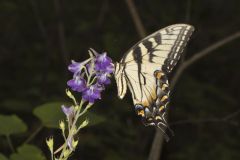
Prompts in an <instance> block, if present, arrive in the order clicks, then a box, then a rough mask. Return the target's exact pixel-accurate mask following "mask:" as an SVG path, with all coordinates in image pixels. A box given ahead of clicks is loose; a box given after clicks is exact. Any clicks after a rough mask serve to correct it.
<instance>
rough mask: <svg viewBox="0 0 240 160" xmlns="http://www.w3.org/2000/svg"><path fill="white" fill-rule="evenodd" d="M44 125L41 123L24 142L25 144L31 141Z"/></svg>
mask: <svg viewBox="0 0 240 160" xmlns="http://www.w3.org/2000/svg"><path fill="white" fill-rule="evenodd" d="M42 129H43V125H42V124H41V125H40V126H38V128H37V129H36V130H35V131H34V132H33V133H32V134H31V135H30V136H29V137H28V138H27V139H26V140H25V141H24V142H23V144H26V143H29V142H30V141H31V140H32V139H33V138H34V137H35V136H36V135H37V134H38V133H39V132H40V131H41V130H42Z"/></svg>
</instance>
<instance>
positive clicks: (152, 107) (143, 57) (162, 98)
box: [114, 24, 194, 139]
mask: <svg viewBox="0 0 240 160" xmlns="http://www.w3.org/2000/svg"><path fill="white" fill-rule="evenodd" d="M193 31H194V27H193V26H191V25H188V24H174V25H170V26H167V27H165V28H163V29H160V30H158V31H156V32H154V33H153V34H151V35H149V36H147V37H146V38H144V39H143V40H141V41H140V42H138V43H137V44H135V45H134V46H133V47H132V48H130V49H129V50H128V51H127V52H126V53H125V54H124V56H123V58H122V59H121V61H120V62H119V63H118V62H117V63H115V73H114V75H115V79H116V83H117V88H118V96H119V98H121V99H122V98H123V97H124V96H125V94H126V91H127V86H128V88H129V90H130V91H131V94H132V99H133V103H134V106H135V111H136V113H137V115H139V116H141V118H142V121H143V124H144V125H146V126H148V125H150V126H156V127H158V128H160V129H161V130H162V131H163V133H164V135H165V138H166V139H169V138H168V135H167V134H166V132H165V130H166V129H168V130H170V128H169V127H168V124H167V122H166V120H165V112H166V107H167V104H168V102H169V84H168V78H167V75H168V74H169V73H170V72H171V71H172V69H173V67H174V66H175V65H176V64H177V61H178V60H179V58H180V56H181V53H182V52H183V49H184V48H185V46H186V44H187V42H188V40H189V38H190V36H191V34H192V32H193ZM170 131H171V130H170Z"/></svg>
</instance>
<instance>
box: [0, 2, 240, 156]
mask: <svg viewBox="0 0 240 160" xmlns="http://www.w3.org/2000/svg"><path fill="white" fill-rule="evenodd" d="M57 2H59V5H60V6H61V8H60V13H59V12H57V11H56V8H57ZM134 2H135V3H136V7H137V9H138V11H139V14H140V17H141V19H142V21H143V24H144V26H145V28H146V30H147V32H148V33H149V34H150V33H151V32H153V31H156V30H158V29H159V28H162V27H164V26H167V25H170V24H174V23H190V24H192V25H193V26H195V28H196V31H195V33H194V34H193V38H192V39H191V40H190V43H189V45H188V47H187V51H186V57H185V58H186V59H187V58H189V57H191V56H192V55H193V54H195V53H196V52H197V51H200V50H202V49H204V48H205V47H207V46H209V45H210V44H212V43H214V42H216V41H217V40H219V39H222V38H224V37H227V36H228V35H230V34H232V33H234V32H235V31H237V30H239V28H240V19H239V16H240V10H239V6H240V1H239V0H229V1H225V0H181V1H179V0H168V1H162V0H161V1H160V0H151V1H146V0H138V1H136V0H135V1H134ZM189 3H190V5H188V4H189ZM189 6H190V7H189ZM0 21H1V22H2V23H1V25H0V35H1V36H0V42H1V43H0V73H1V78H0V89H1V92H0V108H1V115H5V116H6V117H8V116H11V115H17V116H14V117H13V118H11V120H8V119H6V117H5V119H4V120H0V133H1V134H6V133H7V134H12V133H17V132H18V133H20V132H21V134H14V135H12V136H11V138H12V141H13V145H14V147H16V148H18V150H17V152H16V153H14V155H18V157H22V156H23V154H25V152H29V151H28V150H32V152H31V153H36V154H34V155H33V154H29V157H22V158H25V160H27V158H30V159H36V160H37V158H35V157H34V158H33V157H30V156H35V155H36V156H37V155H39V158H40V159H41V156H40V155H41V154H40V151H39V149H36V148H35V147H34V148H32V147H33V146H32V147H31V146H28V145H26V144H25V145H24V146H21V145H22V144H23V143H24V141H25V140H26V139H27V138H28V137H29V136H31V135H33V133H35V132H36V130H37V129H38V128H39V126H41V123H43V125H44V126H47V127H54V126H55V127H56V125H58V120H59V118H61V114H62V113H61V110H60V105H61V104H62V103H63V102H65V101H69V99H67V98H66V96H65V88H66V81H67V80H68V79H70V78H71V77H70V75H69V74H68V71H67V64H66V62H69V63H70V60H71V59H74V60H76V61H82V60H84V59H85V58H86V57H87V56H88V54H87V49H88V48H89V47H92V48H94V49H96V50H97V51H99V52H102V51H107V52H108V55H109V56H110V57H112V58H113V59H114V60H120V58H121V57H122V55H123V53H124V52H125V51H126V50H128V48H130V47H131V46H132V45H133V44H134V43H136V42H137V41H138V40H139V36H138V34H137V31H136V29H135V27H134V24H133V22H132V19H131V16H130V14H129V11H128V9H127V7H126V4H125V2H124V1H120V0H116V1H110V0H103V1H98V0H92V1H79V0H73V1H63V0H54V1H48V0H42V1H37V0H27V1H21V0H0ZM61 24H63V31H64V35H65V38H64V40H65V45H66V52H67V56H64V55H63V51H62V44H61V35H62V32H61V29H59V28H61ZM239 42H240V40H236V41H234V42H232V43H230V44H228V45H226V46H224V47H221V48H219V49H218V50H217V51H214V53H213V54H211V55H209V56H207V57H206V58H204V59H202V60H200V61H198V62H197V63H195V64H194V65H192V66H191V67H190V68H189V69H187V70H186V71H185V72H184V73H183V75H182V76H181V78H180V79H179V81H178V83H177V85H176V87H175V88H174V89H173V91H172V93H171V104H170V105H169V108H170V120H169V121H170V122H171V123H174V122H178V121H181V120H189V121H191V120H196V119H209V118H222V117H225V116H226V115H228V114H230V113H232V112H234V111H236V110H238V109H239V99H240V87H239V81H240V76H239V71H238V69H239V68H240V63H239V59H240V54H239V53H238V52H239ZM176 68H177V67H176ZM172 75H174V73H173V74H172ZM172 75H170V76H172ZM170 79H171V77H170ZM79 96H80V95H79ZM52 102H54V103H52ZM55 102H57V103H55ZM42 104H43V105H42ZM32 113H34V114H32ZM93 113H94V114H93ZM91 114H92V115H91V116H90V117H91V119H95V120H96V122H97V123H96V124H97V125H94V126H91V127H88V128H86V129H84V130H83V131H82V133H80V135H79V144H80V146H79V147H78V149H77V151H76V152H75V154H74V155H73V156H72V160H77V159H90V160H91V159H99V160H100V159H104V160H110V159H111V160H120V159H138V160H144V159H147V156H148V153H149V150H150V147H151V142H152V139H153V135H154V129H153V128H151V127H144V126H143V125H142V124H141V122H140V119H139V118H138V117H137V116H136V115H135V113H134V109H133V105H132V100H131V95H130V94H129V93H128V94H127V96H126V98H125V99H124V100H119V99H118V98H117V91H116V85H115V82H114V80H112V85H111V86H110V87H108V88H106V92H105V93H104V95H103V96H102V100H101V101H98V102H97V103H96V104H95V106H94V107H93V109H92V110H91ZM35 116H37V117H38V118H39V119H40V121H41V123H40V122H39V120H38V119H37V118H36V117H35ZM1 117H2V116H1ZM17 117H19V118H17ZM94 117H95V118H94ZM19 119H22V120H19ZM91 119H90V122H91ZM239 120H240V118H239V116H238V117H234V119H232V121H234V122H236V124H237V123H238V122H239ZM15 121H16V122H15ZM93 122H94V121H93ZM98 122H99V123H98ZM100 122H102V123H100ZM15 123H16V124H15ZM23 123H26V124H27V126H28V130H27V131H26V129H27V127H26V126H25V125H23ZM94 123H95V122H94ZM2 125H3V126H2ZM16 125H17V127H16ZM12 126H15V127H12ZM23 126H24V127H23ZM172 128H173V130H174V132H175V137H173V138H172V140H171V141H170V142H169V143H165V144H164V148H163V156H162V159H164V160H183V159H184V160H192V159H195V160H202V159H211V160H214V159H218V160H236V159H240V154H238V151H239V148H240V145H239V143H238V142H239V141H240V138H239V137H240V130H239V126H236V125H233V124H231V123H225V122H208V123H184V124H178V125H173V126H172ZM5 130H6V131H5ZM58 131H59V130H55V129H50V128H43V129H41V130H40V131H39V132H37V134H36V135H35V136H34V139H32V140H31V141H30V142H29V143H31V144H34V145H35V146H38V147H39V148H40V150H42V151H43V152H44V154H45V155H46V157H48V159H49V153H48V151H47V148H46V145H45V139H46V137H48V136H49V135H54V137H60V136H58V135H60V133H59V132H58ZM0 139H1V140H0V152H1V154H0V160H2V159H3V160H5V159H6V158H4V157H3V155H2V154H4V155H7V157H10V158H11V159H14V156H10V155H11V150H10V148H9V146H8V142H7V140H6V139H5V137H4V136H1V137H0ZM56 141H61V139H56ZM59 144H60V142H59ZM19 146H21V147H19ZM18 159H19V160H21V159H20V158H18ZM42 159H43V158H42Z"/></svg>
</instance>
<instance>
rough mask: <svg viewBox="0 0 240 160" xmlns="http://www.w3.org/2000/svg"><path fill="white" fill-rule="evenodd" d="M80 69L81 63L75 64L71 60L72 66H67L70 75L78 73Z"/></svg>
mask: <svg viewBox="0 0 240 160" xmlns="http://www.w3.org/2000/svg"><path fill="white" fill-rule="evenodd" d="M81 68H82V63H79V62H75V61H74V60H72V64H70V65H69V66H68V70H69V71H71V72H72V73H78V72H80V71H81Z"/></svg>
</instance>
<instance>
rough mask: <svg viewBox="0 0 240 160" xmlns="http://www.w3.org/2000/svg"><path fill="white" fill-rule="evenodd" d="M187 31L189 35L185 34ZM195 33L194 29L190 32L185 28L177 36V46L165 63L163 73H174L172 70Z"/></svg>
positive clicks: (175, 45)
mask: <svg viewBox="0 0 240 160" xmlns="http://www.w3.org/2000/svg"><path fill="white" fill-rule="evenodd" d="M172 29H174V28H172ZM186 31H187V33H185V32H186ZM193 31H194V28H193V27H191V28H190V29H189V30H188V29H187V26H185V27H183V29H181V30H180V33H179V34H178V36H177V39H176V41H175V44H174V45H173V47H172V49H171V51H170V52H169V54H168V58H167V59H166V60H165V61H164V64H163V66H162V70H163V71H165V72H166V73H169V72H171V71H172V69H173V68H174V66H175V65H176V64H177V62H178V60H179V59H180V57H181V53H182V52H183V50H184V48H185V47H186V45H187V42H188V40H189V39H190V36H191V35H192V32H193ZM168 32H169V30H168ZM183 39H184V40H183ZM181 43H182V44H181Z"/></svg>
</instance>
